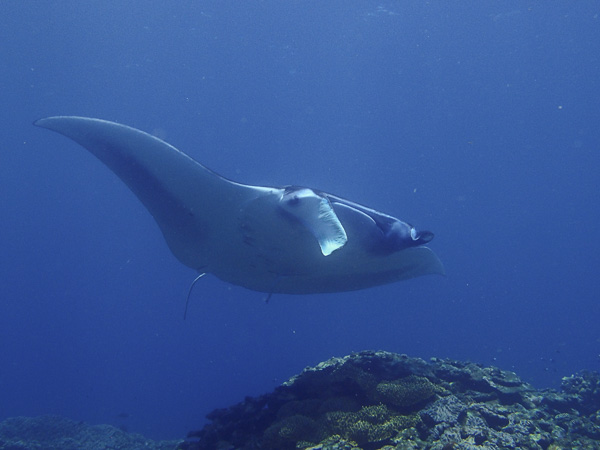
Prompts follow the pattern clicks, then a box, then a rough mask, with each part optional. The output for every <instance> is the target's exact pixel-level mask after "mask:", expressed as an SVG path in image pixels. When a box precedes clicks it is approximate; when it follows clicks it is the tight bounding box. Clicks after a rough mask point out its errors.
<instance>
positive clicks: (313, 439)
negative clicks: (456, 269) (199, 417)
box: [0, 351, 600, 450]
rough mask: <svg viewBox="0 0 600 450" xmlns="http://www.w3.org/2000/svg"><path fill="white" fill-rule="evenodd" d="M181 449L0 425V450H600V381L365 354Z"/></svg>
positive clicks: (220, 417) (74, 426)
mask: <svg viewBox="0 0 600 450" xmlns="http://www.w3.org/2000/svg"><path fill="white" fill-rule="evenodd" d="M208 419H209V420H210V421H211V423H209V424H207V425H205V426H204V428H202V429H201V430H199V431H194V432H191V433H190V434H189V436H188V438H187V439H186V440H185V441H184V440H182V441H179V442H172V441H171V442H166V441H163V442H154V441H150V440H148V439H144V438H143V437H142V436H140V435H136V434H128V433H125V432H123V431H121V430H119V429H116V428H113V427H110V426H105V425H97V426H89V425H86V424H82V423H75V422H72V421H69V420H66V419H61V418H57V417H52V416H47V417H41V418H12V419H7V420H5V421H4V422H2V423H0V450H2V449H15V450H16V449H128V448H131V449H138V448H145V449H161V450H164V449H179V450H199V449H202V450H203V449H211V450H212V449H274V450H285V449H314V450H316V449H366V450H371V449H386V450H392V449H439V450H450V449H574V448H577V449H596V448H598V449H600V374H598V373H597V372H582V373H579V374H577V375H573V376H570V377H565V378H563V380H562V383H561V389H560V392H559V391H555V390H536V389H534V388H533V387H532V386H530V385H529V384H527V383H524V382H522V381H521V380H520V379H519V377H518V376H517V375H515V374H514V373H513V372H507V371H502V370H500V369H497V368H495V367H482V366H481V365H478V364H474V363H467V362H459V361H451V360H440V359H435V358H434V359H431V360H430V361H428V362H427V361H424V360H422V359H419V358H409V357H408V356H406V355H398V354H395V353H388V352H371V351H365V352H361V353H356V354H352V355H349V356H346V357H344V358H332V359H330V360H328V361H325V362H323V363H321V364H319V365H317V366H316V367H308V368H306V369H305V370H304V371H302V373H300V374H299V375H296V376H294V377H293V378H291V379H290V380H289V381H288V382H286V383H284V384H283V385H281V386H279V387H278V388H276V389H275V390H274V391H273V392H272V393H269V394H265V395H262V396H260V397H255V398H250V397H247V398H246V399H245V400H244V401H243V402H241V403H238V404H237V405H234V406H232V407H230V408H227V409H218V410H215V411H213V412H212V413H210V414H209V415H208Z"/></svg>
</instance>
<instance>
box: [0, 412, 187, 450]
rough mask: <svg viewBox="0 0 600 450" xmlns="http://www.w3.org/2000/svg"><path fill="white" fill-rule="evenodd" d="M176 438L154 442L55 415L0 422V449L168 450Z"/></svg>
mask: <svg viewBox="0 0 600 450" xmlns="http://www.w3.org/2000/svg"><path fill="white" fill-rule="evenodd" d="M177 444H178V442H177V441H161V442H155V441H151V440H150V439H145V438H144V437H143V436H141V435H139V434H131V433H125V432H124V431H121V430H120V429H118V428H115V427H112V426H110V425H94V426H92V425H87V424H85V423H83V422H74V421H72V420H68V419H64V418H62V417H58V416H41V417H11V418H10V419H6V420H4V421H3V422H0V450H38V449H39V450H54V449H56V450H100V449H126V448H131V449H134V448H144V449H150V450H172V449H174V448H176V447H177Z"/></svg>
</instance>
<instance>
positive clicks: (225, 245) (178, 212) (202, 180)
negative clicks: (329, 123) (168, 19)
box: [34, 116, 444, 296]
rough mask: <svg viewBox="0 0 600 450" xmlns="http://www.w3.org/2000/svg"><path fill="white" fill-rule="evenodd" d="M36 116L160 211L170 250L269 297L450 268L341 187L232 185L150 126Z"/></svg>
mask: <svg viewBox="0 0 600 450" xmlns="http://www.w3.org/2000/svg"><path fill="white" fill-rule="evenodd" d="M34 124H35V125H37V126H40V127H43V128H47V129H49V130H53V131H56V132H58V133H60V134H63V135H64V136H66V137H68V138H70V139H72V140H73V141H75V142H77V143H79V144H80V145H82V146H83V147H85V148H86V149H87V150H89V151H90V152H91V153H92V154H93V155H94V156H96V157H97V158H98V159H99V160H100V161H102V162H103V163H104V164H105V165H106V166H108V168H109V169H111V170H112V171H113V172H114V173H115V174H116V175H117V176H118V177H119V178H120V179H121V180H122V181H123V182H124V183H125V184H126V185H127V186H128V187H129V189H131V191H133V193H134V194H135V195H136V196H137V197H138V199H139V200H140V201H141V202H142V203H143V204H144V206H145V207H146V208H147V209H148V211H149V212H150V214H151V215H152V216H153V217H154V219H155V220H156V222H157V223H158V226H159V227H160V229H161V231H162V234H163V235H164V238H165V240H166V242H167V245H168V246H169V249H170V250H171V252H172V253H173V255H175V257H176V258H177V259H178V260H179V261H181V262H182V263H183V264H185V265H186V266H188V267H191V268H192V269H194V270H196V271H198V273H200V276H202V275H203V274H205V273H210V274H213V275H214V276H216V277H218V278H219V279H221V280H223V281H226V282H228V283H232V284H235V285H238V286H243V287H245V288H248V289H251V290H254V291H259V292H265V293H268V294H269V296H270V295H271V294H315V293H331V292H343V291H352V290H358V289H364V288H369V287H373V286H377V285H381V284H386V283H392V282H395V281H399V280H404V279H407V278H413V277H418V276H421V275H427V274H443V273H444V268H443V266H442V263H441V261H440V260H439V258H438V257H437V256H436V255H435V253H433V251H432V250H431V249H429V248H428V247H426V246H425V244H427V243H428V242H429V241H431V239H433V233H431V232H429V231H417V229H415V228H414V227H413V226H412V225H410V224H408V223H406V222H403V221H401V220H398V219H396V218H394V217H392V216H389V215H387V214H383V213H380V212H378V211H375V210H373V209H371V208H367V207H365V206H362V205H360V204H357V203H354V202H351V201H348V200H345V199H343V198H341V197H338V196H336V195H332V194H328V193H326V192H322V191H320V190H317V189H313V188H308V187H301V186H285V187H264V186H253V185H249V184H241V183H236V182H234V181H231V180H228V179H226V178H224V177H222V176H220V175H218V174H216V173H215V172H212V171H211V170H209V169H207V168H206V167H204V166H203V165H201V164H200V163H198V162H196V161H195V160H194V159H192V158H191V157H189V156H188V155H187V154H185V153H183V152H182V151H180V150H178V149H176V148H175V147H173V146H171V145H169V144H168V143H166V142H164V141H162V140H160V139H158V138H156V137H154V136H152V135H150V134H148V133H145V132H143V131H140V130H137V129H135V128H131V127H128V126H125V125H121V124H118V123H114V122H109V121H106V120H100V119H92V118H86V117H75V116H57V117H48V118H45V119H40V120H38V121H36V122H34Z"/></svg>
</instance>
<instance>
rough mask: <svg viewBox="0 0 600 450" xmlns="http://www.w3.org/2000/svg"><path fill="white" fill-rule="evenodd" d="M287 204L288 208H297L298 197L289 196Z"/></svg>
mask: <svg viewBox="0 0 600 450" xmlns="http://www.w3.org/2000/svg"><path fill="white" fill-rule="evenodd" d="M287 204H288V205H289V206H298V205H299V204H300V197H298V196H297V195H293V196H291V197H290V198H289V199H288V201H287Z"/></svg>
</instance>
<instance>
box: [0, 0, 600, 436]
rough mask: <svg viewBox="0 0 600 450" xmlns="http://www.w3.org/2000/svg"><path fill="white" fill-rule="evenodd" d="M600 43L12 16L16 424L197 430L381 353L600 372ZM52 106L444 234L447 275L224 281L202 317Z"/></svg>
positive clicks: (501, 30) (131, 11)
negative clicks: (54, 120)
mask: <svg viewBox="0 0 600 450" xmlns="http://www.w3.org/2000/svg"><path fill="white" fill-rule="evenodd" d="M599 42H600V6H599V4H598V3H596V2H588V1H581V2H572V1H557V2H523V1H504V2H491V1H475V0H471V1H461V2H447V1H428V2H425V1H423V2H400V1H387V2H371V1H354V2H348V1H341V0H335V1H327V2H317V1H285V2H283V1H247V2H241V1H198V2H191V1H178V2H161V1H154V0H153V1H137V0H136V1H128V2H123V1H117V0H109V1H106V0H104V1H96V0H87V1H76V0H65V1H60V2H41V1H40V2H28V1H17V0H3V1H1V2H0V93H1V99H2V100H1V106H0V119H1V120H2V127H1V128H2V145H1V146H0V249H1V253H0V255H1V257H0V281H1V283H0V360H1V363H0V419H4V418H7V417H12V416H19V415H25V416H36V415H40V414H59V415H62V416H65V417H69V418H71V419H74V420H83V421H86V422H90V423H109V424H113V425H116V426H122V427H126V428H128V429H129V430H130V431H135V432H139V433H142V434H144V435H146V436H148V437H151V438H155V439H167V438H179V437H182V436H184V435H185V434H186V433H187V432H188V431H189V430H192V429H197V428H199V427H200V426H201V425H202V424H203V423H204V420H205V419H204V416H205V414H206V413H208V412H209V411H211V410H213V409H214V408H217V407H225V406H229V405H231V404H232V403H236V402H238V401H240V400H242V399H243V398H244V397H245V396H247V395H258V394H262V393H265V392H267V391H270V390H272V389H273V388H274V387H275V386H277V385H279V384H280V383H282V382H283V381H285V380H286V379H287V378H288V377H290V376H291V375H294V374H296V373H298V372H299V371H300V370H301V369H302V368H304V367H305V366H307V365H314V364H316V363H318V362H320V361H322V360H324V359H327V358H329V357H331V356H343V355H346V354H348V353H350V352H353V351H360V350H365V349H376V350H379V349H381V350H388V351H393V352H398V353H406V354H408V355H410V356H414V357H422V358H429V357H432V356H436V357H440V358H453V359H463V360H469V361H474V362H479V363H482V364H485V365H496V366H498V367H500V368H502V369H507V370H514V371H516V372H517V373H518V374H519V375H520V376H521V377H522V378H523V379H524V380H526V381H528V382H530V383H532V384H533V385H534V386H536V387H557V386H558V384H559V382H560V380H561V378H562V377H563V376H566V375H570V374H572V373H574V372H576V371H579V370H581V369H594V370H598V369H600V326H599V323H600V306H599V292H600V277H599V275H598V272H599V269H600V256H599V255H600V236H599V232H598V223H599V222H600V201H599V195H600V194H599V188H600V53H599V52H598V43H599ZM51 115H81V116H90V117H98V118H103V119H108V120H113V121H117V122H120V123H123V124H127V125H130V126H134V127H136V128H139V129H142V130H144V131H147V132H150V133H153V134H155V135H156V136H158V137H160V138H162V139H164V140H166V141H167V142H169V143H171V144H172V145H174V146H176V147H177V148H179V149H181V150H182V151H184V152H186V153H188V154H189V155H190V156H192V157H193V158H194V159H196V160H197V161H199V162H200V163H202V164H204V165H206V166H207V167H209V168H210V169H212V170H214V171H216V172H217V173H219V174H221V175H223V176H226V177H228V178H230V179H234V180H236V181H240V182H244V183H249V184H258V185H267V186H269V185H273V186H281V185H287V184H295V185H305V186H311V187H315V188H318V189H322V190H324V191H327V192H332V193H335V194H337V195H340V196H342V197H345V198H348V199H350V200H353V201H356V202H359V203H361V204H365V205H368V206H370V207H373V208H375V209H377V210H380V211H383V212H385V213H388V214H391V215H393V216H396V217H398V218H400V219H402V220H405V221H408V222H410V223H412V224H414V225H415V226H417V227H419V228H421V229H429V230H431V231H433V232H434V233H435V235H436V237H435V239H434V240H433V241H432V242H431V244H430V247H431V248H432V249H433V250H434V251H435V252H436V253H437V254H438V255H439V256H440V258H441V259H442V261H443V262H444V265H445V267H446V272H447V276H446V277H440V276H427V277H421V278H417V279H413V280H409V281H405V282H400V283H395V284H391V285H387V286H382V287H378V288H373V289H368V290H363V291H356V292H351V293H340V294H328V295H307V296H304V295H299V296H291V295H274V296H273V298H271V300H270V302H269V303H268V304H265V301H264V299H265V295H264V294H261V293H257V292H252V291H249V290H246V289H244V288H241V287H237V286H232V285H228V284H226V283H224V282H221V281H220V280H218V279H216V278H215V277H205V278H204V279H202V280H201V281H200V282H199V283H198V284H197V285H196V287H195V289H194V291H193V294H192V296H191V300H190V307H189V311H188V316H187V320H185V321H183V320H182V316H183V311H184V306H185V299H186V294H187V291H188V288H189V286H190V283H191V281H192V280H193V278H194V277H195V273H194V271H193V270H191V269H189V268H187V267H185V266H183V265H182V264H180V263H179V262H178V261H177V260H176V259H175V257H173V256H172V254H171V253H170V251H169V250H168V248H167V246H166V244H165V242H164V239H163V237H162V235H161V232H160V230H159V228H158V227H157V225H156V224H155V222H154V220H153V219H152V217H151V216H150V215H149V214H148V213H147V211H146V210H145V209H144V207H143V206H142V205H141V203H140V202H139V201H138V200H137V198H135V196H134V195H133V194H132V193H131V192H130V191H129V190H128V189H127V188H126V187H125V185H123V183H121V181H120V180H119V179H118V178H117V177H116V176H115V175H114V174H112V173H111V172H110V171H109V170H108V169H107V168H106V167H104V166H103V165H102V164H100V163H99V162H98V161H97V160H96V159H95V158H94V157H93V156H91V155H90V154H89V153H88V152H87V151H85V150H84V149H82V148H81V147H79V146H78V145H76V144H74V143H73V142H71V141H69V140H67V139H65V138H63V137H61V136H58V135H56V134H53V133H50V132H48V131H46V130H42V129H37V128H35V127H33V126H32V125H31V123H32V122H33V121H34V120H36V119H38V118H40V117H45V116H51ZM206 195H210V193H207V194H206Z"/></svg>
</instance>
